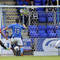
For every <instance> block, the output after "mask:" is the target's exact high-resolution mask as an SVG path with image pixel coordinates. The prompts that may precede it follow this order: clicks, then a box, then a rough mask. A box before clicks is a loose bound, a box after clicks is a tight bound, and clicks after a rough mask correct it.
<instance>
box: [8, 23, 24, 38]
mask: <svg viewBox="0 0 60 60" xmlns="http://www.w3.org/2000/svg"><path fill="white" fill-rule="evenodd" d="M8 28H11V29H12V37H18V38H21V30H22V29H25V28H24V26H22V25H20V24H11V25H9V26H8Z"/></svg>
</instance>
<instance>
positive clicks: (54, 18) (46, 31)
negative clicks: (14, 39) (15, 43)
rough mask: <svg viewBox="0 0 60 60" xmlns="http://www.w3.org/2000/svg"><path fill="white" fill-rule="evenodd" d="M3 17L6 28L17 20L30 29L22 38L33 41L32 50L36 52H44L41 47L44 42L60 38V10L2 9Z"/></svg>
mask: <svg viewBox="0 0 60 60" xmlns="http://www.w3.org/2000/svg"><path fill="white" fill-rule="evenodd" d="M2 16H3V18H2V19H3V21H2V24H3V25H4V26H5V27H6V26H8V25H10V24H15V20H16V19H19V20H20V24H25V25H26V26H27V27H28V29H26V30H24V31H23V32H22V37H23V39H25V38H28V39H30V40H31V42H32V44H31V45H32V46H31V48H32V49H33V50H34V51H43V49H42V47H41V45H42V43H43V42H42V43H40V42H41V41H42V40H43V41H44V40H45V39H46V38H49V39H50V38H60V26H59V24H60V8H51V7H50V8H15V7H14V8H13V7H5V8H2ZM10 31H11V30H10ZM11 34H12V32H10V35H11ZM28 39H27V40H28Z"/></svg>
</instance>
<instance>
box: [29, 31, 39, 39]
mask: <svg viewBox="0 0 60 60" xmlns="http://www.w3.org/2000/svg"><path fill="white" fill-rule="evenodd" d="M29 35H30V37H31V38H37V37H38V34H37V33H36V31H30V34H29Z"/></svg>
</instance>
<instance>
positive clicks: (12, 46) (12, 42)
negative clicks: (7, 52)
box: [11, 38, 16, 55]
mask: <svg viewBox="0 0 60 60" xmlns="http://www.w3.org/2000/svg"><path fill="white" fill-rule="evenodd" d="M14 42H15V41H14V38H11V49H12V51H13V53H14V55H16V52H15V50H14V47H15V43H14Z"/></svg>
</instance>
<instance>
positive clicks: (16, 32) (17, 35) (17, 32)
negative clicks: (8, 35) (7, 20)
mask: <svg viewBox="0 0 60 60" xmlns="http://www.w3.org/2000/svg"><path fill="white" fill-rule="evenodd" d="M9 28H11V29H12V39H11V42H12V43H13V42H15V41H16V42H17V44H18V45H19V46H20V51H21V56H22V55H23V47H22V46H23V42H22V40H21V37H22V35H21V30H22V29H25V28H27V27H26V26H25V25H24V24H23V25H20V24H19V20H18V19H16V24H11V25H9V26H8V27H6V28H4V29H3V31H4V30H7V29H9Z"/></svg>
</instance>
